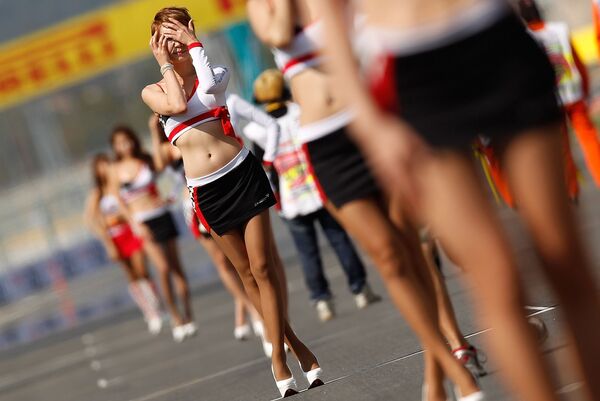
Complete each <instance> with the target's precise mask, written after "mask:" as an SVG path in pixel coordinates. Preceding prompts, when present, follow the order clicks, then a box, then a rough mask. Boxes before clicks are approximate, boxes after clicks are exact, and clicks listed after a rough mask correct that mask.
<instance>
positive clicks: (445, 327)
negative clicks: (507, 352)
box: [421, 241, 467, 349]
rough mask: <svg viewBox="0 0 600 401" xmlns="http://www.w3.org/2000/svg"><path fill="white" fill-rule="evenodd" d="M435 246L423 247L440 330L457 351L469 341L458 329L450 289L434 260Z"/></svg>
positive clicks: (430, 242)
mask: <svg viewBox="0 0 600 401" xmlns="http://www.w3.org/2000/svg"><path fill="white" fill-rule="evenodd" d="M433 246H435V245H434V243H433V241H427V242H424V243H422V245H421V247H422V250H423V254H424V255H425V260H426V261H427V270H428V271H429V274H430V276H431V279H432V280H433V286H434V288H435V299H436V301H437V304H438V314H439V321H440V329H441V330H442V333H443V334H444V337H445V338H446V340H448V343H449V344H450V348H452V349H457V348H460V347H464V346H466V345H467V340H465V337H464V335H463V333H462V331H461V330H460V327H458V321H457V320H456V314H455V313H454V307H453V306H452V301H451V300H450V296H449V295H448V289H447V288H446V284H445V283H444V278H443V277H442V275H441V273H440V271H439V270H438V268H437V266H436V265H435V261H434V260H433V254H432V247H433Z"/></svg>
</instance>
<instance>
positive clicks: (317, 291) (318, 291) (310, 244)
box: [285, 209, 367, 301]
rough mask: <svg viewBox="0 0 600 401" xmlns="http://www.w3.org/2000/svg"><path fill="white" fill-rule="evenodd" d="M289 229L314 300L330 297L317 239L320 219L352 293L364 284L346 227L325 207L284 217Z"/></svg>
mask: <svg viewBox="0 0 600 401" xmlns="http://www.w3.org/2000/svg"><path fill="white" fill-rule="evenodd" d="M285 222H286V223H287V226H288V228H289V230H290V233H291V235H292V238H293V240H294V243H295V244H296V249H297V250H298V253H299V255H300V262H301V264H302V270H303V271H304V279H305V282H306V285H307V287H308V289H309V291H310V299H311V300H313V301H319V300H326V299H330V298H331V292H330V291H329V283H328V282H327V279H326V278H325V274H324V273H323V264H322V261H321V255H320V252H319V244H318V241H317V231H316V227H315V223H316V222H319V224H320V225H321V228H322V229H323V232H324V233H325V236H326V237H327V240H328V241H329V244H330V245H331V247H332V248H333V250H334V251H335V253H336V255H337V257H338V259H339V261H340V264H341V265H342V268H343V269H344V273H346V277H347V279H348V286H349V287H350V291H352V293H353V294H357V293H359V292H360V291H361V290H362V289H363V287H364V286H365V283H366V279H367V273H366V271H365V267H364V265H363V263H362V261H361V260H360V258H359V256H358V254H357V253H356V249H355V248H354V245H353V244H352V241H351V239H350V237H349V236H348V234H346V231H344V229H343V228H342V227H341V226H340V225H339V224H338V223H337V222H336V221H335V219H334V218H333V217H331V215H330V214H329V213H328V212H327V211H326V210H325V209H321V210H318V211H316V212H314V213H311V214H309V215H306V216H299V217H295V218H293V219H290V220H287V219H286V220H285Z"/></svg>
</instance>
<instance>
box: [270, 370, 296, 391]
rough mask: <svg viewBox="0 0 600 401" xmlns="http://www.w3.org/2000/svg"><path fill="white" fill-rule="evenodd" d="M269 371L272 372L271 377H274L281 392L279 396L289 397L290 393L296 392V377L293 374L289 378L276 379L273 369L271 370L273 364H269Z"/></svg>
mask: <svg viewBox="0 0 600 401" xmlns="http://www.w3.org/2000/svg"><path fill="white" fill-rule="evenodd" d="M271 373H273V379H275V385H277V389H278V390H279V394H281V398H286V397H291V396H292V395H296V394H298V386H297V385H296V379H294V376H293V375H292V377H290V378H289V379H283V380H277V378H276V377H275V371H274V370H273V365H271Z"/></svg>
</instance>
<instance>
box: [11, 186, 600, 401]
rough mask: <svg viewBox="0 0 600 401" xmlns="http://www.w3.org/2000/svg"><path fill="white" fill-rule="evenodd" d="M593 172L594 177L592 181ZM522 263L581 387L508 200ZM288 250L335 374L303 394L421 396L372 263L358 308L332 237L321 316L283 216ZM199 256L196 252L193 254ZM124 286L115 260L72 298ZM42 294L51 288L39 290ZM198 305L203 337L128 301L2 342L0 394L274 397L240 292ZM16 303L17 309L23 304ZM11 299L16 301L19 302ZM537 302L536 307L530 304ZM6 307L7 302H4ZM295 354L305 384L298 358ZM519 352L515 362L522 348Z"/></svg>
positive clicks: (91, 398) (591, 199)
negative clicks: (236, 307) (163, 328)
mask: <svg viewBox="0 0 600 401" xmlns="http://www.w3.org/2000/svg"><path fill="white" fill-rule="evenodd" d="M589 182H590V181H588V183H589ZM599 201H600V194H599V193H597V192H594V191H593V190H591V189H589V188H588V189H586V190H585V191H584V194H583V196H582V200H581V205H580V206H579V214H580V217H581V219H582V222H583V225H582V226H583V230H584V233H585V235H586V238H587V240H588V242H589V245H590V249H591V250H592V251H593V253H594V254H593V255H592V256H593V258H594V261H595V268H596V272H597V273H599V274H598V276H600V249H599V248H600V247H598V246H597V245H598V244H599V243H600V242H599V241H600V213H599V211H600V207H599V205H600V203H599ZM500 214H501V216H502V220H503V222H504V223H505V225H506V226H507V228H508V230H509V232H510V235H511V238H512V240H513V241H514V243H515V248H516V249H517V252H518V257H519V262H520V264H521V265H522V268H523V270H524V272H525V274H524V275H525V283H526V286H527V288H528V291H529V299H530V302H529V303H530V304H533V305H538V306H541V307H542V308H541V309H539V310H538V311H537V312H535V313H537V314H538V316H539V317H540V318H542V319H543V320H544V321H545V322H546V324H547V325H548V329H549V331H550V337H549V339H548V340H547V341H546V342H545V343H544V344H543V348H544V351H545V353H546V355H547V357H548V358H549V359H551V360H552V362H553V364H554V366H555V368H556V370H557V375H558V377H559V382H560V388H559V389H557V391H560V392H561V393H563V394H564V396H565V399H569V400H577V399H579V393H578V391H579V390H578V387H579V386H578V383H577V382H576V380H575V379H573V378H572V377H569V374H568V372H569V369H567V368H566V367H565V366H564V363H563V360H564V355H563V354H564V347H565V342H564V341H563V340H562V336H561V334H560V321H561V317H560V307H557V308H555V307H554V306H555V304H556V302H555V301H554V299H553V297H552V296H551V295H549V293H548V291H547V290H546V288H545V286H544V284H543V282H542V281H541V280H540V278H539V275H538V273H537V263H536V260H535V257H534V255H533V252H532V249H531V245H530V243H529V242H528V241H527V240H526V237H525V236H524V235H523V232H522V229H521V228H520V226H519V224H518V223H517V220H516V216H515V214H514V213H513V212H511V211H509V210H506V209H503V210H501V212H500ZM277 231H278V233H281V235H278V238H281V241H280V242H281V244H280V246H281V251H282V253H283V255H284V258H285V260H286V265H287V273H288V279H289V287H290V302H291V305H290V314H291V316H292V319H293V325H294V327H295V328H296V330H297V331H298V333H299V334H300V336H301V338H303V339H304V340H305V341H306V342H307V343H308V344H310V346H311V347H312V349H313V350H314V352H315V353H316V354H317V356H318V357H319V360H320V362H321V364H322V366H323V367H324V368H325V370H326V379H327V381H328V383H327V385H326V386H324V387H321V388H318V389H314V390H311V391H307V392H303V393H301V394H300V395H298V396H296V397H295V398H292V399H296V400H297V401H301V400H322V401H334V400H335V401H338V400H339V401H341V400H347V401H355V400H356V401H358V400H360V401H370V400H411V401H412V400H419V399H420V387H421V382H422V366H423V362H422V352H421V349H420V348H419V345H418V343H417V341H416V340H415V337H414V336H413V335H412V334H411V332H410V330H409V329H408V327H407V325H406V323H405V322H404V321H403V320H402V319H401V318H400V317H399V315H398V313H397V312H396V310H395V309H394V308H393V307H392V305H391V304H390V302H389V297H388V296H387V295H386V294H385V293H384V290H383V288H382V285H381V281H380V280H379V277H378V276H377V273H376V272H375V271H374V270H373V268H372V267H370V268H369V273H370V281H371V283H372V285H373V287H374V288H375V290H376V291H377V292H379V293H380V294H382V295H384V301H383V302H381V303H378V304H375V305H372V306H370V307H369V308H367V309H366V310H362V311H358V310H357V309H356V308H355V306H354V303H353V299H352V297H351V295H350V294H349V292H348V290H347V288H346V287H345V281H344V277H343V276H342V274H341V269H340V268H339V266H338V265H337V262H336V260H335V258H334V257H333V255H332V252H331V251H330V250H329V249H328V248H324V258H325V265H326V266H327V274H328V276H329V278H330V280H331V285H332V288H333V291H334V293H335V294H336V305H337V312H338V315H337V318H336V319H335V320H333V321H331V322H329V323H326V324H322V323H319V322H318V321H317V318H316V315H315V312H314V310H313V309H312V308H311V306H310V304H309V303H308V301H307V292H306V290H305V288H304V285H303V281H302V276H301V274H300V269H299V266H298V263H297V260H296V259H295V257H294V256H293V250H292V248H291V245H290V241H289V237H287V235H286V234H285V233H284V230H283V229H282V228H281V227H280V226H279V225H278V227H277ZM182 247H183V249H184V256H185V260H186V264H187V266H188V269H189V270H193V269H194V262H197V261H198V260H199V259H200V258H202V257H204V254H203V253H202V252H201V251H200V250H198V249H197V247H196V246H195V245H194V244H192V243H190V242H189V241H188V242H186V243H184V244H183V246H182ZM196 264H197V263H196ZM444 273H445V275H446V277H447V283H448V286H449V289H450V293H451V296H452V301H453V303H454V305H455V308H456V311H457V315H458V317H459V320H460V324H461V326H462V328H463V330H464V332H465V333H466V334H469V335H470V339H471V341H473V342H474V344H476V345H478V346H479V345H482V343H483V341H484V339H485V336H486V335H493V333H490V332H488V331H485V327H480V326H478V325H477V324H476V323H475V322H474V319H473V316H472V309H471V307H470V304H469V299H468V291H467V289H466V288H465V287H464V286H463V283H462V281H461V276H460V274H459V272H458V271H457V270H456V269H455V268H453V267H452V266H449V264H448V263H447V262H446V263H445V269H444ZM115 289H119V290H120V291H123V290H124V283H123V281H122V280H121V275H120V272H118V270H117V269H114V270H112V271H103V272H102V273H101V275H98V276H93V277H88V278H86V279H85V280H81V282H75V283H73V284H72V285H71V287H70V290H69V291H70V293H72V295H73V298H74V300H75V302H80V301H82V300H85V299H86V297H96V296H99V294H103V293H105V292H107V291H110V290H115ZM45 296H46V297H47V300H46V301H44V302H43V303H42V304H41V305H40V303H39V302H38V303H37V304H36V303H35V302H33V301H29V303H28V304H27V305H31V304H36V305H37V306H35V307H31V306H29V308H30V309H27V308H28V307H25V306H23V307H22V308H25V309H24V310H25V312H23V313H24V314H35V313H37V314H40V313H41V314H43V313H45V312H44V311H45V310H46V309H45V308H53V307H55V306H53V305H54V304H58V303H59V302H57V301H56V300H54V301H52V295H51V294H46V295H45ZM38 299H44V298H43V297H42V298H38ZM194 307H195V311H196V315H197V321H198V325H199V328H200V330H199V333H198V335H197V336H196V337H194V338H192V339H190V340H188V341H186V342H184V343H182V344H175V343H174V342H173V341H172V340H171V338H170V335H169V334H170V333H167V332H164V333H162V334H161V335H159V336H157V337H153V336H151V335H149V334H148V333H147V332H146V331H145V329H144V324H143V322H142V320H141V318H140V317H139V315H138V314H137V312H136V311H135V310H133V308H132V307H131V306H130V307H129V308H127V309H126V310H124V311H123V310H122V311H121V312H119V313H117V314H113V315H112V316H110V317H106V318H103V319H101V320H99V321H96V322H94V323H90V324H86V325H83V326H80V327H77V328H74V329H70V330H68V331H65V332H63V333H61V334H59V335H55V336H53V337H50V338H47V339H44V340H41V341H39V342H37V343H33V344H30V345H28V346H25V347H20V348H18V349H13V350H9V351H5V352H3V353H1V354H0V399H2V400H3V401H33V400H44V401H54V400H57V401H58V400H60V401H101V400H102V401H109V400H110V401H196V400H202V401H212V400H215V401H216V400H220V401H221V400H228V401H229V400H231V401H234V400H235V401H251V400H272V399H275V398H276V397H277V390H276V388H275V386H274V383H273V380H272V378H271V375H270V369H269V361H268V360H267V359H266V358H265V357H264V356H263V354H262V351H261V349H260V344H259V342H258V340H255V339H252V340H250V341H246V342H237V341H235V340H234V339H233V335H232V330H233V303H232V301H231V298H230V297H229V295H228V294H227V293H226V292H225V291H224V290H223V288H222V287H221V286H220V285H219V284H218V283H215V284H211V285H203V286H201V287H197V288H195V291H194ZM17 312H18V311H17ZM17 312H15V310H14V306H13V310H12V311H11V313H17ZM529 313H533V312H532V311H530V312H529ZM0 314H2V311H1V310H0ZM289 359H290V361H289V362H290V366H291V367H292V370H293V371H294V373H295V375H296V377H297V379H298V382H299V384H300V385H301V386H305V383H304V381H303V379H302V378H301V376H300V373H299V369H298V367H297V365H296V362H295V360H294V359H293V358H292V357H291V356H290V358H289ZM514 361H515V363H519V358H518V355H515V358H514ZM486 367H487V369H488V370H489V371H490V374H489V375H488V376H487V377H485V378H483V379H482V382H481V383H482V386H483V388H484V389H485V390H486V391H487V392H488V395H489V398H488V399H489V400H490V401H491V400H510V397H508V396H507V395H506V393H505V391H504V390H503V387H502V385H501V384H500V383H499V377H498V374H497V372H496V370H495V368H494V366H493V364H492V363H491V362H488V363H487V364H486Z"/></svg>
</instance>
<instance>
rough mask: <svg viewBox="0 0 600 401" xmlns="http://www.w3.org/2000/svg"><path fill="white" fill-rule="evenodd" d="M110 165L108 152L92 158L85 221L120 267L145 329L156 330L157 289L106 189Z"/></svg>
mask: <svg viewBox="0 0 600 401" xmlns="http://www.w3.org/2000/svg"><path fill="white" fill-rule="evenodd" d="M109 169H110V159H109V157H108V156H107V155H105V154H103V153H101V154H98V155H96V156H95V157H94V159H93V160H92V177H93V179H94V187H93V188H92V190H91V191H90V193H89V195H88V198H87V201H86V205H85V212H84V221H85V222H86V224H87V225H88V227H89V228H90V229H91V230H92V231H93V232H94V234H96V236H97V237H98V239H100V240H101V241H102V245H104V248H105V249H106V253H107V254H108V256H109V257H110V258H111V259H112V260H114V261H116V262H118V263H119V264H120V265H121V267H122V268H123V271H124V272H125V275H126V277H127V281H128V285H127V288H128V290H129V295H131V298H132V299H133V300H134V302H135V304H136V305H137V306H138V308H139V309H140V310H141V311H142V314H143V315H144V320H145V321H146V323H147V324H148V331H149V332H150V333H151V334H158V333H160V331H161V330H162V324H163V321H162V316H161V308H160V300H159V296H158V291H156V286H155V284H154V280H152V277H150V274H149V273H148V268H147V266H146V260H145V257H144V251H143V242H142V240H141V239H140V238H139V237H137V236H136V235H135V234H134V233H133V231H132V230H131V227H130V226H129V224H128V223H127V220H126V219H125V216H123V214H122V213H121V211H120V209H119V202H118V200H117V198H116V197H115V196H114V195H112V194H110V193H109V192H108V189H109V188H108V171H109Z"/></svg>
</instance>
